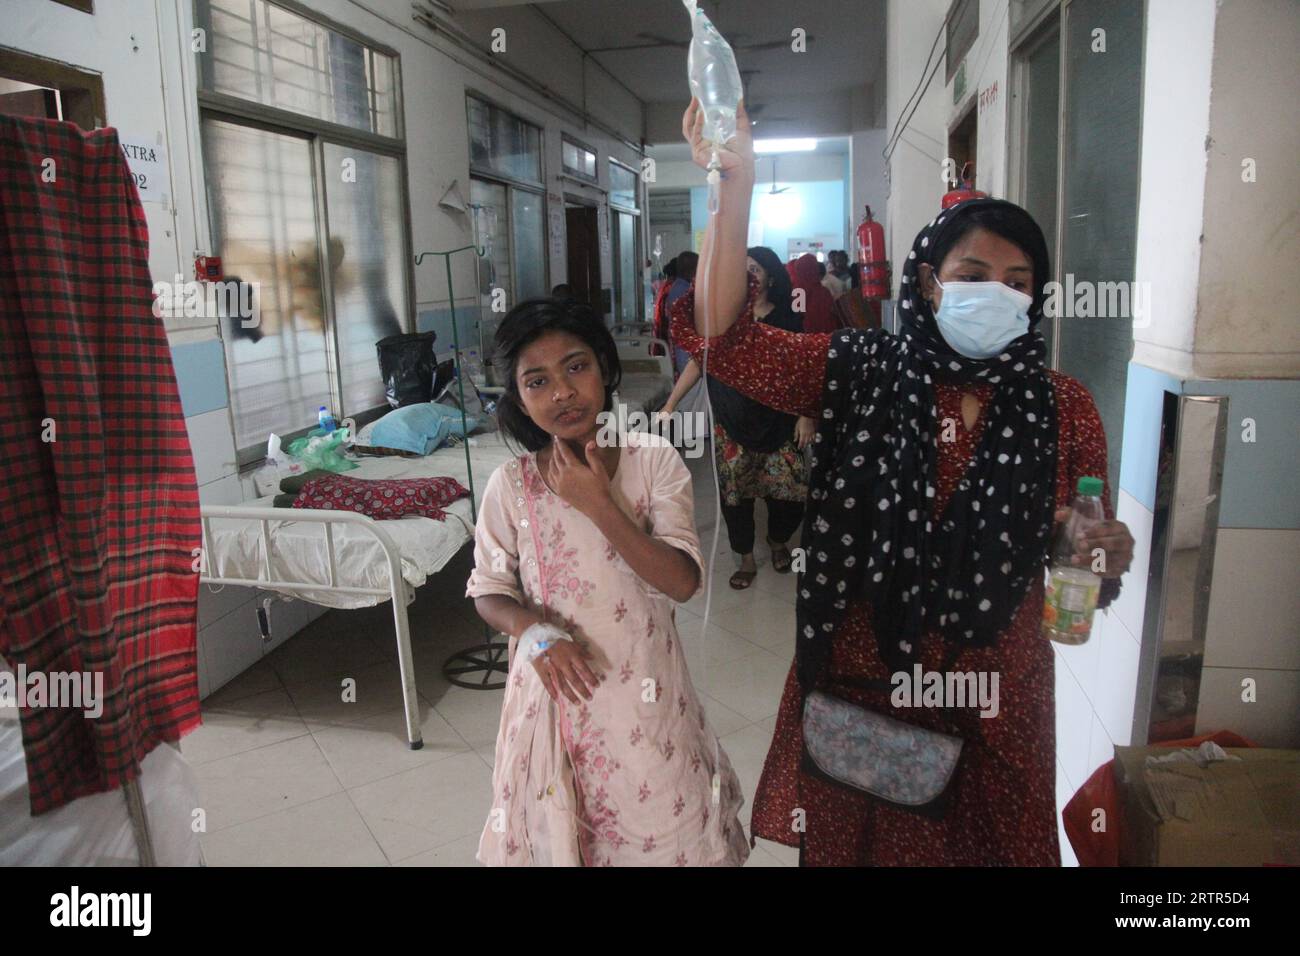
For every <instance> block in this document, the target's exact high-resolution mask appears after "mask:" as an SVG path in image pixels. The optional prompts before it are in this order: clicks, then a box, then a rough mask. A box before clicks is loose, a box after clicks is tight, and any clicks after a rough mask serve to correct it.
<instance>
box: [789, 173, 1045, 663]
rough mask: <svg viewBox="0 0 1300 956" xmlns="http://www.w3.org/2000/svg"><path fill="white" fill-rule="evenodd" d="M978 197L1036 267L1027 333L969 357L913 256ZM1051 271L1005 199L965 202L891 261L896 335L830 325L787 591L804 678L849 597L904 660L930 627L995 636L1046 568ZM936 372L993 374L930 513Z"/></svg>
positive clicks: (986, 638)
mask: <svg viewBox="0 0 1300 956" xmlns="http://www.w3.org/2000/svg"><path fill="white" fill-rule="evenodd" d="M979 210H990V211H991V212H992V214H993V215H992V217H991V218H994V219H996V220H997V221H998V222H1000V223H1004V224H1007V223H1009V226H1007V225H1004V226H1003V227H1002V228H1001V229H998V230H997V231H999V232H1000V233H1002V234H1004V235H1006V234H1007V233H1010V234H1011V235H1010V236H1007V237H1008V238H1011V237H1012V236H1014V237H1015V238H1013V239H1012V241H1017V244H1019V245H1021V247H1022V248H1024V250H1025V252H1026V254H1027V255H1028V256H1029V258H1030V260H1031V262H1032V264H1033V267H1034V296H1033V304H1032V305H1031V307H1030V312H1029V318H1030V331H1029V332H1028V333H1026V334H1025V335H1022V336H1020V337H1019V338H1017V339H1016V340H1014V341H1013V342H1012V343H1011V344H1010V345H1008V346H1007V348H1006V350H1005V351H1004V352H1002V353H1001V354H999V355H995V356H993V357H992V358H988V359H972V358H967V357H966V356H964V355H961V354H959V353H957V352H955V351H954V350H953V349H952V348H951V347H950V346H949V345H948V344H947V342H945V341H944V339H943V336H942V334H941V333H940V332H939V327H938V324H937V323H936V321H935V317H934V311H933V309H932V308H931V306H930V303H929V302H928V301H927V300H926V299H925V298H924V297H923V295H922V293H921V288H920V285H919V283H918V271H917V270H918V266H919V265H921V264H922V263H930V264H931V265H933V266H934V268H935V270H936V271H937V270H938V268H939V265H940V263H938V262H932V261H931V254H932V253H931V250H935V249H936V248H937V249H942V248H943V246H944V240H945V237H946V236H950V235H956V234H957V233H951V234H950V233H948V230H952V229H958V228H962V229H964V228H966V226H967V223H966V222H964V220H966V217H969V216H972V215H973V214H975V213H976V212H978V211H979ZM985 215H986V216H987V215H988V214H987V213H986V214H985ZM982 218H984V217H983V216H975V219H976V220H980V219H982ZM1048 278H1049V270H1048V256H1047V247H1046V243H1045V241H1044V240H1043V236H1042V231H1041V230H1040V229H1039V228H1038V226H1037V224H1035V223H1034V221H1033V219H1032V218H1031V217H1030V216H1029V214H1028V213H1027V212H1025V211H1024V210H1023V209H1021V208H1020V207H1019V206H1016V205H1015V204H1013V203H1009V202H1006V201H1004V200H999V199H973V200H968V201H966V202H964V203H959V204H957V205H955V206H953V207H951V208H949V209H947V210H945V211H944V212H942V213H940V214H939V215H938V216H936V217H935V218H934V220H932V221H931V222H930V224H929V225H928V226H926V227H925V228H924V229H922V230H921V232H920V234H918V235H917V237H916V241H915V242H914V243H913V245H912V250H911V252H910V253H909V254H908V258H907V261H906V263H905V264H904V267H903V276H902V285H901V288H900V291H899V298H898V310H899V311H898V317H899V332H898V334H896V335H895V334H891V333H888V332H884V331H882V330H879V329H867V330H851V329H846V330H842V331H840V332H837V333H836V334H835V335H833V336H832V338H831V345H830V350H829V354H828V360H827V365H826V381H825V384H824V389H823V400H822V401H823V410H822V417H821V421H820V422H819V423H818V428H817V437H816V440H815V442H814V444H813V457H812V474H811V479H810V482H809V485H810V487H809V498H808V508H807V510H806V512H805V517H804V529H803V541H804V545H805V547H806V548H807V549H808V560H807V567H806V570H805V571H804V572H803V573H802V574H801V575H800V576H799V594H798V603H797V619H798V638H797V641H798V642H797V644H796V650H797V661H798V673H799V679H800V682H801V683H802V684H803V685H804V686H805V687H806V688H807V687H811V686H814V685H815V684H816V683H817V681H818V680H819V679H820V678H821V677H822V675H823V674H824V669H825V666H826V663H827V662H828V660H829V656H830V639H831V635H832V634H833V632H834V630H835V627H836V626H837V624H838V623H839V621H840V620H841V619H842V618H843V615H844V612H845V610H846V608H847V606H848V604H849V603H850V602H851V601H852V600H854V599H858V598H861V599H863V600H865V601H866V603H867V604H869V605H870V607H871V608H872V625H873V629H874V631H875V633H876V638H877V640H878V642H879V645H880V652H881V656H882V657H883V659H884V660H885V661H886V663H887V664H889V665H890V666H891V668H893V669H898V668H909V667H910V666H911V664H912V663H913V662H914V661H916V660H917V659H918V658H919V654H920V647H921V642H922V640H923V639H925V637H926V636H927V635H934V634H937V635H939V636H940V637H942V638H943V639H944V640H945V641H947V642H950V643H952V644H954V645H964V646H986V645H989V644H992V643H994V642H995V641H996V639H997V637H998V635H999V634H1000V633H1002V632H1003V631H1005V630H1006V628H1007V627H1008V625H1009V624H1010V623H1011V619H1012V617H1013V616H1014V615H1015V612H1016V609H1017V607H1018V606H1019V605H1020V602H1021V600H1022V599H1023V598H1024V595H1025V592H1026V590H1027V589H1028V587H1029V585H1030V583H1031V582H1032V581H1033V579H1034V576H1035V575H1041V574H1042V569H1043V565H1044V562H1045V560H1046V558H1047V556H1048V550H1049V547H1050V541H1051V531H1052V526H1053V521H1052V512H1053V508H1054V492H1055V480H1056V456H1057V430H1056V396H1055V391H1054V389H1053V387H1052V383H1051V380H1050V379H1049V377H1048V375H1047V369H1046V365H1045V355H1046V346H1045V343H1044V341H1043V337H1042V334H1041V333H1040V332H1039V331H1038V329H1037V325H1038V322H1039V320H1040V319H1041V318H1042V307H1043V301H1044V293H1043V287H1044V285H1045V283H1046V282H1047V280H1048ZM935 381H946V382H956V383H960V384H968V385H978V384H987V385H989V386H991V387H992V395H991V397H990V399H989V402H988V407H987V409H986V411H985V424H984V431H983V435H982V437H981V439H980V443H979V446H978V448H977V449H976V452H975V456H974V458H973V459H972V461H971V462H970V463H969V465H968V467H967V469H966V472H965V474H964V475H963V477H962V479H961V481H960V482H959V484H958V487H957V489H956V490H955V491H954V492H953V494H952V495H951V496H950V498H949V501H948V503H947V505H946V507H945V509H944V510H943V511H942V512H941V513H938V514H936V513H934V502H935V482H936V467H937V466H936V461H937V454H936V446H937V443H938V442H939V441H941V440H942V439H943V435H944V433H945V431H947V433H948V434H949V435H952V434H953V432H952V429H953V427H955V428H962V427H964V426H963V425H962V423H961V422H955V423H950V424H949V425H948V427H947V428H945V425H944V423H943V422H941V421H939V420H938V413H937V410H936V407H935V400H934V391H933V384H934V382H935Z"/></svg>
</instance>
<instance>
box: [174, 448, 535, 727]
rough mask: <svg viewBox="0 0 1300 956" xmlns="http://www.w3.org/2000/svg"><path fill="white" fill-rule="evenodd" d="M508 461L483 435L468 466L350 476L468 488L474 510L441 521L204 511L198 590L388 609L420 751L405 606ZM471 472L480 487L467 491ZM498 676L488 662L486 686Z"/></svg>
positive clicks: (454, 463) (368, 465)
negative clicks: (250, 590) (239, 590)
mask: <svg viewBox="0 0 1300 956" xmlns="http://www.w3.org/2000/svg"><path fill="white" fill-rule="evenodd" d="M511 457H513V455H512V453H511V451H510V450H509V448H508V447H507V446H506V444H505V441H504V439H503V437H502V436H501V433H500V432H489V433H487V434H483V435H475V436H471V438H470V446H469V464H468V466H467V463H466V454H465V448H464V447H460V446H457V447H446V448H440V449H438V450H437V451H435V452H433V453H432V454H430V455H425V456H423V457H421V458H400V457H392V458H362V459H360V460H359V462H358V464H359V465H360V467H358V468H357V469H355V470H353V471H349V472H347V474H348V475H349V476H350V477H353V478H366V479H384V478H432V477H441V476H449V477H452V478H455V479H456V480H457V481H459V482H460V483H461V484H463V485H464V486H465V487H466V488H472V489H473V494H474V496H475V501H474V504H473V507H471V504H470V500H469V498H461V499H459V500H457V501H454V502H452V503H451V504H450V505H449V506H447V507H446V508H445V509H444V510H445V511H446V513H447V514H446V517H445V518H444V519H443V520H441V521H435V520H434V519H432V518H423V517H409V518H400V519H396V520H386V521H376V520H374V519H372V518H369V517H367V516H366V515H361V514H355V513H353V512H349V511H318V510H314V509H307V508H301V509H299V508H294V509H287V508H275V507H273V506H272V501H273V499H274V496H267V497H265V498H259V499H255V500H253V501H249V502H246V503H244V504H241V505H204V506H202V508H201V509H200V513H201V517H202V525H203V550H202V563H201V565H200V569H199V570H200V574H199V580H200V581H202V582H204V583H207V584H211V585H224V584H233V585H238V586H241V587H254V588H261V589H263V590H267V591H273V592H277V593H279V594H283V595H286V596H289V597H295V598H299V599H301V600H304V601H310V602H312V603H313V604H320V605H323V606H325V607H331V608H344V609H346V608H359V607H371V606H374V605H376V604H379V603H381V602H383V601H391V602H392V605H393V625H394V630H395V632H396V638H397V660H398V667H399V668H400V670H401V675H402V696H403V703H404V705H405V710H406V733H407V740H408V741H409V743H410V746H411V749H413V750H418V749H419V748H420V747H421V746H422V745H423V741H422V739H421V736H420V723H419V702H418V698H417V696H416V690H415V668H414V663H413V661H412V658H411V631H410V621H409V618H408V616H407V606H408V605H409V604H410V603H411V602H412V601H414V600H415V589H416V588H418V587H419V586H420V585H422V584H424V582H425V581H426V580H428V578H429V577H430V576H431V575H433V574H436V573H438V572H439V571H440V570H442V568H443V567H445V566H446V564H447V563H448V562H449V561H450V560H451V559H452V558H453V557H454V556H455V555H456V554H457V553H458V552H459V551H460V549H461V548H462V547H463V546H464V544H465V542H466V541H469V540H470V539H471V538H473V537H474V515H475V514H477V508H478V504H479V501H480V500H481V495H482V489H483V487H485V486H486V484H487V476H489V475H490V474H491V473H492V471H493V470H494V469H495V468H496V467H497V466H498V465H501V464H504V463H505V462H506V461H508V460H509V459H510V458H511ZM471 468H472V470H473V472H474V473H475V474H477V475H478V476H479V480H478V482H471V480H470V469H471ZM492 646H495V645H492ZM502 647H504V645H502ZM471 650H474V649H471ZM465 653H466V652H462V655H463V654H465ZM498 653H499V652H498ZM504 668H505V665H504V663H501V664H500V666H499V667H497V666H496V662H495V661H493V660H491V659H489V660H488V661H487V668H486V669H487V676H490V675H491V673H492V672H493V671H495V670H501V671H504ZM485 681H486V676H485Z"/></svg>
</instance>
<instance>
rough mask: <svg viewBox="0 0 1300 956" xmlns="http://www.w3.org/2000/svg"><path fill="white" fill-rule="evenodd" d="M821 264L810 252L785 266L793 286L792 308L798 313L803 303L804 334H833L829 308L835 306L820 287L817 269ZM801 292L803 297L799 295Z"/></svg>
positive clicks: (826, 292) (833, 322) (833, 323)
mask: <svg viewBox="0 0 1300 956" xmlns="http://www.w3.org/2000/svg"><path fill="white" fill-rule="evenodd" d="M820 266H821V263H820V262H818V261H817V257H816V256H814V255H813V254H812V253H811V252H805V253H804V254H803V255H801V256H800V257H799V258H798V259H796V260H794V262H791V263H788V264H787V265H786V267H785V268H786V271H787V272H788V273H789V274H790V279H791V280H792V283H793V286H794V292H793V293H792V294H793V296H794V299H793V305H792V308H793V309H794V311H796V312H798V311H799V303H800V300H801V299H802V301H803V330H804V331H805V332H834V331H835V320H834V319H833V318H832V317H831V306H833V305H834V304H835V299H834V298H832V296H831V294H830V292H829V291H828V290H827V288H826V287H825V286H824V285H822V280H821V276H820V274H819V267H820ZM799 290H803V295H802V296H800V295H799Z"/></svg>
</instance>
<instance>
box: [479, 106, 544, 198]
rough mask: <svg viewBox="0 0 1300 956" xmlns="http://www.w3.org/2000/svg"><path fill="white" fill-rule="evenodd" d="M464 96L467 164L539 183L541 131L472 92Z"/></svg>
mask: <svg viewBox="0 0 1300 956" xmlns="http://www.w3.org/2000/svg"><path fill="white" fill-rule="evenodd" d="M465 100H466V104H467V110H468V119H469V160H470V164H471V165H473V166H478V167H480V168H483V169H487V170H491V171H492V172H495V173H499V174H501V175H502V176H507V177H509V178H511V179H517V180H520V181H521V182H530V183H540V182H541V181H542V138H541V131H540V130H539V129H538V128H537V127H536V126H533V125H532V124H530V123H525V122H524V121H523V120H521V119H519V118H518V117H517V116H514V115H512V114H510V113H507V112H506V111H505V110H501V109H497V108H496V107H495V106H492V105H491V104H490V103H485V102H483V101H482V100H479V99H476V98H474V97H472V96H467V97H466V98H465Z"/></svg>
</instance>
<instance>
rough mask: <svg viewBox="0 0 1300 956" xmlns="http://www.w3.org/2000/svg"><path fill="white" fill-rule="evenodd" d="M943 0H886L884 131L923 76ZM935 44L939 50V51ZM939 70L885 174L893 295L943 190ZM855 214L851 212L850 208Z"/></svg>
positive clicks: (945, 106)
mask: <svg viewBox="0 0 1300 956" xmlns="http://www.w3.org/2000/svg"><path fill="white" fill-rule="evenodd" d="M947 11H948V3H947V0H890V3H889V8H888V11H887V13H886V23H887V29H886V38H885V132H886V138H887V139H888V137H889V135H890V134H891V133H892V132H893V130H894V127H895V124H896V123H898V121H899V119H900V117H901V116H902V113H903V106H904V105H905V103H906V101H907V99H908V97H909V96H910V95H911V94H912V93H913V92H914V91H915V90H916V89H917V87H918V85H920V84H921V83H922V82H923V81H924V78H925V74H923V73H922V68H923V67H924V66H925V61H926V54H927V53H929V51H930V47H931V44H932V43H933V42H934V38H935V35H936V34H937V33H938V32H939V28H940V25H941V24H942V23H943V19H944V15H945V14H946V13H947ZM942 46H943V41H942V40H940V42H939V47H940V48H942ZM942 73H943V66H942V65H941V66H940V67H939V73H938V74H936V75H935V78H934V81H933V82H932V83H931V84H930V88H929V89H928V90H927V91H926V93H925V95H924V96H923V97H921V100H920V103H919V104H917V105H916V109H915V112H912V118H911V120H910V121H909V122H908V124H907V126H906V128H904V130H903V132H902V134H901V136H899V138H898V141H897V143H896V145H895V146H894V151H893V153H892V154H891V158H890V161H889V164H888V167H887V170H886V176H887V179H888V190H889V191H888V196H889V199H888V203H887V214H886V217H885V223H886V226H885V239H886V245H887V246H888V248H889V259H890V262H891V263H892V266H893V283H894V285H893V291H894V292H895V293H897V291H898V282H899V278H900V277H901V275H902V271H903V260H904V259H905V258H906V257H907V253H908V251H909V250H910V249H911V248H912V240H913V239H915V238H916V234H917V232H918V231H919V230H920V228H921V227H922V226H924V225H925V224H926V223H927V222H929V221H930V220H931V219H933V218H934V215H935V213H936V212H938V210H939V201H940V200H941V199H942V198H943V194H944V192H945V191H946V187H945V186H944V184H943V180H942V170H943V161H944V158H945V156H946V153H947V148H948V129H947V122H948V116H949V113H950V109H949V104H950V103H951V99H950V98H949V99H948V100H945V98H944V97H945V93H944V87H943V75H942ZM855 211H856V210H855Z"/></svg>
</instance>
